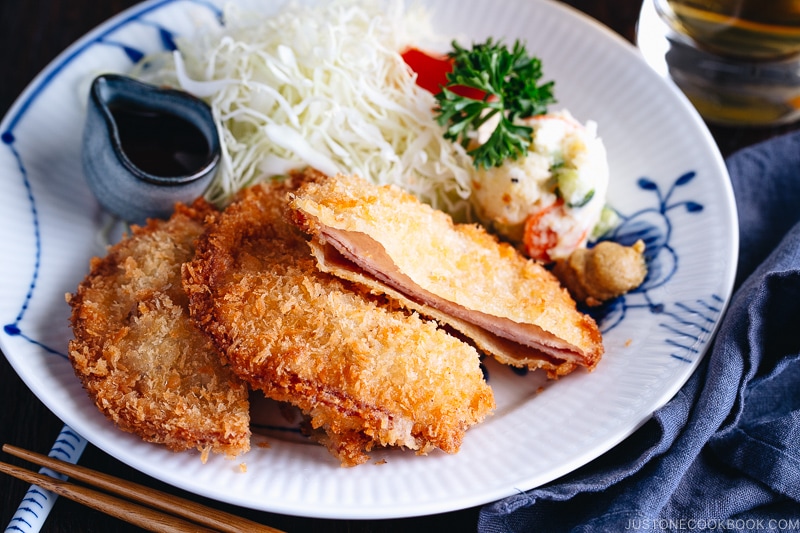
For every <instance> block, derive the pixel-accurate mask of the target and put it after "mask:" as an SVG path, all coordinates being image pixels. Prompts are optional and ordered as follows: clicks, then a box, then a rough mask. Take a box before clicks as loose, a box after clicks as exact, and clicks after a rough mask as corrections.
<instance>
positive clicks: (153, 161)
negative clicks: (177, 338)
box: [109, 102, 211, 178]
mask: <svg viewBox="0 0 800 533" xmlns="http://www.w3.org/2000/svg"><path fill="white" fill-rule="evenodd" d="M109 111H111V115H112V117H113V119H114V122H115V123H116V125H117V130H118V131H119V137H120V144H121V147H122V151H123V152H124V153H125V155H126V156H127V158H128V159H129V160H130V162H131V163H133V164H134V165H135V166H136V167H138V168H139V169H140V170H142V171H143V172H146V173H148V174H151V175H154V176H158V177H163V178H169V177H179V176H186V175H191V174H194V173H195V172H197V171H199V170H201V169H202V168H203V167H204V166H206V165H207V164H208V163H209V161H210V160H211V151H210V147H209V143H208V141H207V139H206V138H205V136H204V135H203V134H202V132H201V131H200V130H198V128H197V127H195V126H194V125H192V124H191V123H189V122H188V121H186V120H184V119H183V118H181V117H179V116H177V115H174V114H172V113H168V112H161V111H152V110H149V109H145V108H143V107H141V106H137V105H135V104H130V103H128V102H112V103H111V104H110V105H109Z"/></svg>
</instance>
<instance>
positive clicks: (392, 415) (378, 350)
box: [183, 181, 494, 466]
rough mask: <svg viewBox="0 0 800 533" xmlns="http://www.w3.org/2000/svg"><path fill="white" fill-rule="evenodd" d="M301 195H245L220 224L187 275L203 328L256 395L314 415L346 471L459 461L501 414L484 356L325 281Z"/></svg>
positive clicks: (260, 189)
mask: <svg viewBox="0 0 800 533" xmlns="http://www.w3.org/2000/svg"><path fill="white" fill-rule="evenodd" d="M294 187H295V182H294V181H290V182H284V183H272V184H261V185H256V186H254V187H252V188H249V189H246V190H245V191H243V192H242V193H241V194H240V197H239V198H238V199H237V200H236V201H235V202H234V203H232V204H231V205H229V206H228V207H227V208H226V210H225V211H224V212H223V213H221V214H219V215H217V216H216V217H215V219H214V220H213V221H212V222H211V223H210V224H209V228H208V230H207V231H206V233H205V234H204V235H203V237H201V239H200V240H199V241H198V246H197V253H196V256H195V259H194V260H193V261H191V262H189V263H187V264H186V265H184V269H183V285H184V289H185V290H186V293H187V294H188V295H189V299H190V308H191V311H192V316H193V317H194V319H195V321H196V323H197V324H198V326H199V327H200V328H201V329H203V330H204V331H205V332H206V333H207V334H208V335H209V336H210V337H211V338H213V339H214V341H215V343H216V345H217V347H218V348H219V349H220V350H221V351H222V352H223V353H224V354H225V357H226V358H227V359H228V361H229V362H230V365H231V366H232V367H233V368H234V369H235V370H236V372H237V373H238V375H239V376H241V377H242V378H243V379H245V380H246V381H247V382H249V383H250V385H251V386H252V387H253V388H255V389H259V390H262V391H263V392H264V394H265V395H266V396H267V397H269V398H272V399H275V400H278V401H281V402H288V403H290V404H292V405H295V406H296V407H298V408H299V409H300V410H301V411H303V412H304V413H305V414H306V416H307V417H308V419H309V423H310V426H311V427H312V428H314V429H315V430H316V433H317V435H319V434H321V435H322V437H321V438H318V440H319V441H320V442H321V443H322V444H324V445H325V446H327V447H328V449H329V451H330V452H331V453H332V454H333V455H334V456H336V457H337V458H338V459H339V460H340V462H341V464H342V465H343V466H352V465H356V464H360V463H363V462H365V461H366V460H368V455H367V452H369V451H370V450H371V449H373V448H374V447H383V446H399V447H405V448H410V449H412V450H416V451H417V453H420V454H425V453H428V452H430V451H431V450H433V449H435V448H439V449H441V450H444V451H445V452H448V453H454V452H456V451H457V450H458V449H459V447H460V445H461V442H462V439H463V437H464V433H465V431H466V430H467V428H469V427H470V426H472V425H473V424H476V423H478V422H480V421H481V420H482V419H483V418H484V417H485V416H486V415H487V413H489V412H490V410H491V409H493V407H494V398H493V395H492V391H491V389H490V388H489V386H488V385H487V384H486V382H485V381H484V378H483V373H482V371H481V368H480V356H479V354H478V352H477V351H476V350H475V349H474V348H472V347H471V346H470V345H469V344H467V343H464V342H462V341H460V340H458V339H456V338H455V337H453V336H451V335H449V334H448V333H446V332H444V331H443V330H442V329H440V328H438V327H437V324H436V323H435V322H433V321H427V320H423V319H422V318H420V317H419V316H418V315H417V314H415V313H406V312H403V311H400V310H392V309H389V308H387V307H386V306H385V305H383V303H382V302H381V301H380V300H379V299H377V298H374V297H368V296H365V295H364V294H362V293H360V292H358V291H357V290H353V287H351V286H350V285H349V284H348V283H347V282H343V281H341V280H339V279H338V278H336V277H334V276H331V275H328V274H325V273H322V272H320V271H319V270H318V269H317V266H316V262H315V260H314V259H313V257H312V256H311V254H310V252H309V249H308V246H307V245H306V242H305V238H304V236H303V234H302V233H301V232H299V231H298V230H297V229H296V228H294V227H293V226H292V225H291V224H289V223H288V221H287V220H286V218H285V217H286V209H287V206H286V202H287V193H288V192H289V191H291V190H293V189H294Z"/></svg>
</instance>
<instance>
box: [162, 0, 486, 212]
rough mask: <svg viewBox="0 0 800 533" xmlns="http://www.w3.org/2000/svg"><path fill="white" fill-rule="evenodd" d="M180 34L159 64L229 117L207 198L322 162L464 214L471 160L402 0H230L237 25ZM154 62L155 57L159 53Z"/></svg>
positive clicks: (421, 24) (416, 17)
mask: <svg viewBox="0 0 800 533" xmlns="http://www.w3.org/2000/svg"><path fill="white" fill-rule="evenodd" d="M199 33H200V35H198V37H196V38H193V39H189V40H183V41H180V42H179V50H178V51H177V52H175V53H174V54H173V55H172V56H171V57H170V58H167V60H166V61H163V58H162V61H161V65H160V66H159V67H158V68H157V69H155V70H156V72H155V73H154V72H150V73H149V74H148V76H150V78H151V79H153V78H154V77H155V78H160V80H159V81H161V82H163V81H164V80H166V79H171V80H172V81H173V82H174V83H175V84H177V85H178V86H179V88H181V89H183V90H186V91H187V92H190V93H193V94H195V95H196V96H199V97H201V98H203V99H205V100H206V101H207V102H208V103H209V104H210V105H211V108H212V110H213V113H214V115H215V117H216V118H217V121H218V124H219V131H220V136H221V139H222V141H223V142H222V144H223V161H222V166H221V169H220V171H219V173H218V175H217V177H216V179H215V181H214V183H213V184H212V185H211V187H210V188H209V190H208V191H207V193H206V197H207V199H209V200H210V201H212V202H214V203H216V204H217V205H224V204H226V203H227V202H229V201H230V199H231V198H232V197H233V195H235V193H236V192H237V191H238V190H240V189H242V188H244V187H247V186H249V185H251V184H254V183H257V182H259V181H262V180H265V179H269V178H272V177H276V176H281V175H285V174H286V173H287V172H288V171H290V170H292V169H298V168H303V167H305V166H309V165H310V166H313V167H315V168H317V169H318V170H320V171H322V172H324V173H326V174H334V173H336V172H342V173H346V174H355V175H359V176H361V177H363V178H366V179H368V180H371V181H373V182H374V183H378V184H388V183H393V184H396V185H398V186H400V187H402V188H404V189H406V190H407V191H409V192H411V193H412V194H414V195H415V196H417V197H418V198H420V199H421V200H422V201H424V202H427V203H429V204H431V205H433V206H435V207H437V208H440V209H443V210H445V211H448V212H450V213H452V214H453V215H454V216H456V217H457V218H463V215H465V214H466V213H467V211H468V210H469V207H468V201H467V197H468V196H469V190H470V178H471V173H470V172H471V171H470V167H471V163H470V159H469V157H468V156H467V155H466V153H465V151H464V149H463V148H461V147H460V146H458V145H457V144H455V143H451V142H449V141H447V140H445V139H444V136H443V133H444V131H443V128H442V127H441V126H439V125H438V124H437V123H436V120H435V118H434V116H433V113H432V109H433V107H434V106H435V99H434V97H433V95H431V94H430V93H429V92H428V91H426V90H424V89H422V88H420V87H418V86H417V85H416V83H415V81H416V74H415V73H414V72H412V71H411V69H410V68H409V67H408V66H407V65H406V64H405V62H404V61H403V58H402V55H401V54H402V52H403V51H404V50H405V49H406V48H407V47H408V46H415V45H418V43H419V42H420V40H422V39H429V38H431V36H432V33H430V29H429V25H428V24H427V13H425V12H424V11H422V10H421V8H419V9H406V7H405V6H404V5H403V3H402V1H401V0H397V1H395V0H390V1H389V2H388V3H387V2H380V1H377V0H376V1H369V0H333V1H331V2H322V3H320V4H318V5H316V6H313V7H308V6H301V5H299V4H294V3H290V4H287V5H286V6H284V7H283V8H282V9H281V10H280V11H279V12H277V13H275V14H273V15H264V14H254V13H252V12H245V11H241V10H236V9H233V8H228V9H227V10H226V12H225V24H224V26H223V27H222V28H220V29H219V30H218V31H215V32H212V33H208V32H206V33H202V32H199ZM151 65H152V61H151Z"/></svg>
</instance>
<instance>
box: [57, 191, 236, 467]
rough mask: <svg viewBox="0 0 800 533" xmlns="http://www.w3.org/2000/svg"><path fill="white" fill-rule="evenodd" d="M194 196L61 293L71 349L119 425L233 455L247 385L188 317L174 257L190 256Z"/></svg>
mask: <svg viewBox="0 0 800 533" xmlns="http://www.w3.org/2000/svg"><path fill="white" fill-rule="evenodd" d="M211 211H212V209H211V208H210V207H209V206H208V205H207V204H205V203H204V202H202V201H198V202H196V203H195V204H194V205H193V206H192V207H187V206H178V208H177V210H176V212H175V214H174V215H173V216H172V217H171V218H170V219H169V220H168V221H162V220H155V219H154V220H150V221H148V223H147V225H146V226H143V227H137V226H134V227H133V230H132V233H131V234H129V235H127V236H126V237H124V238H123V239H122V240H121V241H120V242H119V243H117V244H115V245H114V246H112V247H110V248H109V250H108V253H107V255H106V256H105V257H103V258H97V257H96V258H94V259H92V261H91V271H90V273H89V274H88V275H87V276H86V278H85V279H84V280H83V281H82V282H81V283H80V285H79V286H78V289H77V292H75V294H71V295H70V294H68V295H67V301H68V302H69V305H70V306H71V308H72V315H71V324H72V330H73V332H74V339H73V340H71V341H70V343H69V359H70V361H71V363H72V366H73V368H74V369H75V373H76V375H77V376H78V378H80V380H81V382H82V383H83V387H84V388H85V389H86V391H87V392H88V393H89V395H90V396H91V397H92V399H93V400H94V402H95V404H96V405H97V407H98V408H99V409H100V411H102V412H103V413H104V414H105V415H106V416H107V417H108V418H110V419H111V420H112V421H113V422H114V423H115V424H116V425H117V426H118V427H119V428H120V429H123V430H125V431H128V432H131V433H134V434H136V435H139V436H140V437H141V438H142V439H144V440H146V441H149V442H155V443H161V444H164V445H166V446H167V447H168V448H170V449H172V450H175V451H180V450H186V449H192V448H196V449H198V450H200V451H201V452H203V459H205V458H206V457H207V454H208V452H209V451H210V452H215V453H224V454H226V455H228V456H235V455H238V454H240V453H242V452H245V451H247V450H248V449H249V447H250V427H249V423H250V414H249V401H248V388H247V385H246V384H245V383H244V382H243V381H242V380H240V379H239V378H238V377H236V375H235V374H234V373H233V372H232V371H231V369H230V368H228V367H226V366H224V365H223V364H222V361H221V358H220V354H219V353H218V352H217V350H216V348H215V347H214V345H213V344H212V343H211V341H210V340H209V339H208V338H207V337H206V336H205V335H204V334H203V333H202V332H200V331H199V330H198V329H197V328H196V327H195V326H194V324H193V323H192V321H191V320H190V318H189V312H188V300H187V298H186V295H185V293H184V292H183V289H182V288H181V264H183V262H184V261H187V260H189V259H191V258H192V257H193V256H194V243H195V240H196V239H197V237H198V236H199V235H200V234H201V233H202V232H203V229H204V224H203V219H204V216H205V215H207V214H209V213H210V212H211Z"/></svg>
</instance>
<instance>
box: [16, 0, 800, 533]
mask: <svg viewBox="0 0 800 533" xmlns="http://www.w3.org/2000/svg"><path fill="white" fill-rule="evenodd" d="M135 3H136V0H34V1H31V2H14V1H11V0H6V1H4V2H2V5H0V67H1V70H0V72H2V81H0V113H2V114H5V112H6V111H7V110H8V108H9V107H10V106H11V104H12V103H13V102H14V100H15V99H16V98H17V96H18V95H19V94H20V93H21V92H22V90H23V89H24V88H25V87H26V86H27V85H28V83H30V81H31V80H32V79H33V78H34V76H35V75H36V74H37V73H38V72H39V71H40V70H41V69H43V68H44V67H45V66H46V65H47V63H48V62H50V61H51V60H52V59H53V58H54V57H55V56H56V55H57V54H58V53H59V52H61V51H62V50H63V49H64V48H66V47H67V46H68V45H69V44H71V43H72V42H73V41H75V40H76V39H78V38H79V37H81V36H82V35H83V34H84V33H86V32H88V31H89V30H91V29H92V28H93V27H95V26H96V25H98V24H99V23H101V22H103V21H104V20H105V19H107V18H109V17H111V16H112V15H114V14H116V13H118V12H120V11H122V10H123V9H126V8H128V7H129V6H131V5H133V4H135ZM565 3H567V4H570V5H572V6H574V7H575V8H577V9H579V10H581V11H584V12H585V13H587V14H588V15H590V16H592V17H594V18H596V19H598V20H599V21H601V22H603V23H604V24H606V25H608V26H609V27H611V28H612V29H613V30H615V31H617V32H618V33H620V34H621V35H622V36H623V37H625V38H626V39H628V40H629V41H633V40H634V33H635V25H636V20H637V17H638V13H639V9H640V6H641V0H567V1H566V2H565ZM709 127H710V129H711V132H712V134H713V136H714V138H715V139H716V141H717V143H718V145H719V147H720V150H721V152H722V154H723V155H725V156H727V155H729V154H730V153H732V152H734V151H735V150H737V149H739V148H741V147H744V146H747V145H750V144H753V143H755V142H758V141H761V140H764V139H767V138H770V137H772V136H775V135H779V134H782V133H785V132H788V131H790V130H793V129H795V128H796V127H797V125H789V126H782V127H774V128H730V127H716V126H709ZM0 179H2V178H0ZM61 427H62V423H61V421H60V420H58V419H57V418H56V417H55V416H54V415H53V414H52V413H50V411H49V410H48V409H47V408H46V407H45V406H44V405H43V404H42V403H41V402H40V401H39V400H38V399H37V398H36V396H34V395H33V393H31V391H30V390H29V389H28V388H27V387H26V386H25V384H24V383H23V382H22V381H21V380H20V379H19V377H18V376H17V375H16V373H15V372H14V370H13V369H12V368H11V366H10V365H9V364H8V362H7V361H6V359H5V357H0V442H1V443H10V444H14V445H17V446H21V447H23V448H27V449H30V450H34V451H39V452H41V453H47V452H48V450H49V449H50V446H51V445H52V442H53V440H54V438H55V437H56V435H57V434H58V432H59V430H60V429H61ZM3 455H5V454H3ZM2 460H3V461H6V462H11V463H15V464H24V463H22V462H20V461H16V460H14V458H10V457H8V456H5V457H3V458H2ZM80 464H82V465H84V466H87V467H89V468H94V469H97V470H101V471H103V472H107V473H110V474H113V475H116V476H119V477H123V478H126V479H130V480H134V481H137V482H140V483H144V484H148V485H151V486H154V487H157V488H161V489H163V490H167V491H169V492H173V493H176V494H181V495H183V496H189V497H192V498H195V499H198V500H200V501H203V502H204V503H208V504H210V505H214V506H218V507H221V508H223V509H226V510H229V511H233V512H237V513H239V514H243V515H245V516H248V517H249V518H252V519H255V520H257V521H260V522H262V523H264V524H267V525H271V526H273V527H277V528H280V529H284V530H287V531H326V532H338V531H341V532H344V531H348V532H366V531H374V532H393V531H398V532H399V531H410V530H412V531H413V530H414V529H420V530H432V529H436V530H441V529H446V530H448V531H474V530H475V529H476V524H477V516H478V508H472V509H466V510H462V511H458V512H451V513H446V514H441V515H434V516H426V517H416V518H407V519H398V520H367V521H361V520H324V519H311V518H298V517H291V516H284V515H277V514H271V513H261V512H252V511H249V510H245V509H239V508H236V507H232V506H227V505H222V504H217V503H215V502H208V501H206V500H203V499H202V498H197V497H194V496H192V495H187V494H186V493H183V492H182V491H178V490H176V489H173V488H171V487H168V486H165V485H164V484H162V483H160V482H158V481H155V480H153V479H151V478H149V477H147V476H145V475H143V474H141V473H139V472H137V471H135V470H133V469H131V468H129V467H127V466H126V465H124V464H123V463H120V462H119V461H117V460H115V459H113V458H111V457H110V456H108V455H106V454H105V453H103V452H101V451H100V450H98V449H97V448H95V447H93V446H92V445H91V444H90V445H89V446H88V447H87V449H86V451H85V452H84V454H83V456H82V457H81V460H80ZM27 488H28V484H27V483H23V482H20V481H16V480H14V479H12V478H10V477H7V476H0V506H1V507H0V525H2V526H3V527H5V526H6V525H7V524H8V523H9V520H10V519H11V517H12V516H13V514H14V512H15V510H16V508H17V505H18V504H19V502H20V499H21V498H22V497H23V495H24V493H25V491H26V490H27ZM42 531H45V532H50V533H67V532H82V533H90V532H94V531H97V532H107V531H118V532H124V531H137V529H136V528H134V527H132V526H129V525H128V524H125V523H123V522H120V521H118V520H116V519H113V518H109V517H107V516H105V515H103V514H101V513H99V512H95V511H91V510H89V509H87V508H85V507H82V506H80V505H77V504H74V503H72V502H70V501H68V500H66V499H64V498H60V499H59V500H58V501H57V503H56V505H55V508H54V509H53V511H52V512H51V514H50V517H49V519H48V520H47V522H46V524H45V526H44V528H43V529H42Z"/></svg>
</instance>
